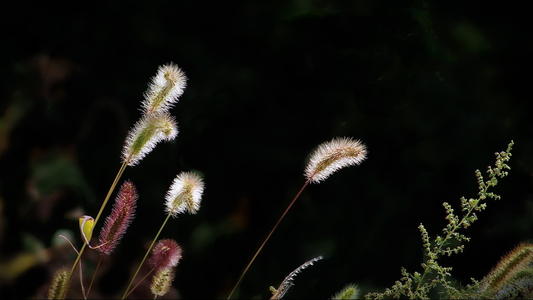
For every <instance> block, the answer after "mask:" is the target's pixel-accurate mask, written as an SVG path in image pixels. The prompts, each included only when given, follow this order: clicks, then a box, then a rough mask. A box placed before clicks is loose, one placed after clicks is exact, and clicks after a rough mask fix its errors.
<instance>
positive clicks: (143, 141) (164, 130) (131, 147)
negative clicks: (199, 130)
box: [122, 112, 178, 166]
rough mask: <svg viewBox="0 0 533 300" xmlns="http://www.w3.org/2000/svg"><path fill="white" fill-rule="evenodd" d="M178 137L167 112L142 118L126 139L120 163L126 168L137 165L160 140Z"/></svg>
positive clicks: (173, 121)
mask: <svg viewBox="0 0 533 300" xmlns="http://www.w3.org/2000/svg"><path fill="white" fill-rule="evenodd" d="M177 135H178V127H177V125H176V121H175V120H174V118H173V117H172V116H171V115H170V114H168V113H167V112H161V113H153V114H149V115H145V116H143V117H142V118H141V119H140V120H139V121H138V122H137V123H136V124H135V125H134V126H133V129H131V131H130V132H129V134H128V137H127V138H126V143H125V144H124V149H123V151H122V161H123V162H127V163H128V166H134V165H136V164H138V163H139V162H140V161H141V160H142V159H143V158H144V156H146V154H148V153H150V151H152V149H154V147H155V146H156V145H157V143H159V142H160V141H162V140H166V141H171V140H173V139H174V138H176V136H177Z"/></svg>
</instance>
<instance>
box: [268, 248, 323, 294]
mask: <svg viewBox="0 0 533 300" xmlns="http://www.w3.org/2000/svg"><path fill="white" fill-rule="evenodd" d="M322 259H323V257H322V256H318V257H315V258H313V259H310V260H308V261H306V262H305V263H303V264H302V265H301V266H299V267H298V268H296V269H295V270H294V271H292V272H290V273H289V275H287V277H285V279H283V281H282V282H281V284H280V285H279V287H278V288H277V289H276V288H274V287H272V286H271V287H270V292H271V293H272V297H270V299H271V300H279V299H281V298H283V296H285V294H286V293H287V292H288V291H289V289H290V288H291V287H292V286H293V285H294V283H293V281H294V278H296V276H297V275H298V274H300V273H301V272H302V271H303V270H305V269H307V268H308V267H310V266H312V265H314V264H315V263H316V262H317V261H319V260H322Z"/></svg>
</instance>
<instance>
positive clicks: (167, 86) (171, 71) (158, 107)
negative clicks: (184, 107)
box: [142, 64, 187, 114]
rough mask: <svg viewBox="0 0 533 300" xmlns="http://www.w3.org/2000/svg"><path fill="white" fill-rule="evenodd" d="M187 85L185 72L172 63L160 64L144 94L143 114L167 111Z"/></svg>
mask: <svg viewBox="0 0 533 300" xmlns="http://www.w3.org/2000/svg"><path fill="white" fill-rule="evenodd" d="M186 85H187V77H186V76H185V73H183V71H182V70H181V69H180V68H178V66H176V65H174V64H168V65H163V66H160V67H159V69H158V70H157V74H156V75H155V76H154V77H153V78H152V81H151V82H150V86H149V87H148V90H147V91H146V93H145V94H144V101H143V102H142V109H143V112H144V113H145V114H152V113H157V112H165V111H168V110H169V109H170V108H171V107H172V105H174V104H175V103H176V102H178V99H179V97H180V96H181V95H182V94H183V90H184V89H185V86H186Z"/></svg>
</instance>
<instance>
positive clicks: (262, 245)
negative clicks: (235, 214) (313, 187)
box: [226, 180, 310, 300]
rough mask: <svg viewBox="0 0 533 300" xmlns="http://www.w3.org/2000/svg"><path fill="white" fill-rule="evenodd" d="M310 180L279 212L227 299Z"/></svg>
mask: <svg viewBox="0 0 533 300" xmlns="http://www.w3.org/2000/svg"><path fill="white" fill-rule="evenodd" d="M309 182H310V180H307V181H306V182H305V183H304V185H303V186H302V188H300V190H299V191H298V193H297V194H296V196H294V198H293V199H292V201H291V202H290V203H289V205H288V206H287V208H286V209H285V211H284V212H283V214H281V217H279V219H278V221H277V222H276V224H274V227H273V228H272V230H270V232H269V233H268V235H267V237H266V238H265V240H264V241H263V243H261V246H259V248H258V249H257V251H255V254H254V256H253V257H252V259H251V260H250V262H249V263H248V265H246V268H244V271H242V273H241V276H240V277H239V280H238V281H237V283H236V284H235V286H234V287H233V289H231V292H230V293H229V295H228V297H227V298H226V299H227V300H229V299H231V296H232V295H233V293H235V290H237V287H238V286H239V284H240V283H241V281H242V279H243V278H244V275H246V273H247V272H248V270H249V269H250V267H251V266H252V264H253V263H254V261H255V259H256V258H257V256H258V255H259V253H260V252H261V250H263V247H264V246H265V244H266V243H267V242H268V240H269V239H270V237H271V236H272V234H273V233H274V231H275V230H276V228H278V225H279V224H280V223H281V221H282V220H283V218H285V215H286V214H287V213H288V212H289V210H290V209H291V207H292V206H293V205H294V203H295V202H296V200H298V198H299V197H300V195H301V194H302V192H303V191H304V189H305V188H306V187H307V185H308V184H309Z"/></svg>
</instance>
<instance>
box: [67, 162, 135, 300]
mask: <svg viewBox="0 0 533 300" xmlns="http://www.w3.org/2000/svg"><path fill="white" fill-rule="evenodd" d="M128 163H129V158H128V159H127V160H125V161H124V162H123V163H122V165H121V166H120V169H119V170H118V173H117V175H116V176H115V179H114V180H113V184H111V187H110V188H109V191H108V192H107V195H106V197H105V199H104V202H102V205H101V206H100V210H99V211H98V214H97V215H96V218H95V219H94V226H96V223H98V220H99V219H100V216H101V215H102V213H103V211H104V208H105V207H106V205H107V202H108V201H109V198H110V197H111V194H112V193H113V191H114V190H115V187H116V186H117V183H118V181H119V180H120V177H122V174H123V173H124V170H125V169H126V167H127V166H128ZM86 247H87V243H85V242H83V246H82V247H81V249H80V252H79V253H78V256H77V257H76V260H75V261H74V263H73V264H72V268H71V269H70V272H69V274H68V278H67V280H66V283H67V284H68V283H69V282H70V278H71V277H72V273H73V272H74V271H75V270H76V266H77V265H78V263H79V262H80V259H81V256H82V255H83V252H84V251H85V248H86ZM65 294H66V293H65ZM65 296H66V295H65Z"/></svg>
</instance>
